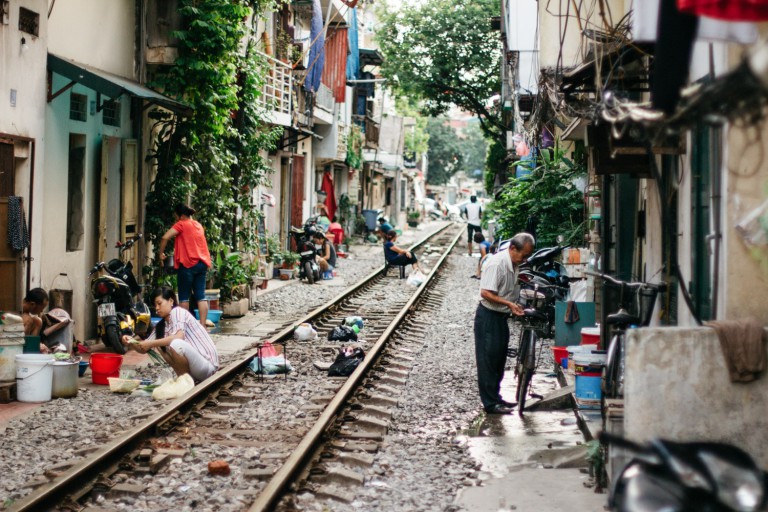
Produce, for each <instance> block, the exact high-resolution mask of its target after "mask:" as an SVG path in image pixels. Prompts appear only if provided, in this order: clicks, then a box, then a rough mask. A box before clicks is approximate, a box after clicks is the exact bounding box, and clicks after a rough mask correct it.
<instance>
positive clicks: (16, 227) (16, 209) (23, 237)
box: [8, 196, 29, 251]
mask: <svg viewBox="0 0 768 512" xmlns="http://www.w3.org/2000/svg"><path fill="white" fill-rule="evenodd" d="M8 245H10V246H11V248H12V249H13V250H14V251H23V250H24V249H26V248H27V247H29V231H28V230H27V220H26V218H25V217H24V205H22V203H21V197H19V196H9V197H8Z"/></svg>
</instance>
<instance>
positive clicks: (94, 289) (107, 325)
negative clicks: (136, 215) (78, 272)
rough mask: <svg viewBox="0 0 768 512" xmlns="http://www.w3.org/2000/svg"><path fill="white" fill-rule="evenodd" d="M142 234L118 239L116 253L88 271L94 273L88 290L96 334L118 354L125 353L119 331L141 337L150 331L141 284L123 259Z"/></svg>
mask: <svg viewBox="0 0 768 512" xmlns="http://www.w3.org/2000/svg"><path fill="white" fill-rule="evenodd" d="M141 238H142V235H141V234H138V235H136V236H134V237H133V238H131V239H129V240H128V241H126V242H120V241H118V242H117V243H116V244H115V247H116V248H117V249H118V251H119V257H118V258H114V259H112V260H110V261H109V262H107V263H104V262H103V261H102V262H99V263H97V264H96V265H94V267H93V268H92V269H91V271H90V273H89V274H88V276H89V277H92V276H94V275H95V277H92V279H91V294H92V296H93V302H95V303H96V305H97V307H96V309H97V317H98V327H97V332H98V335H99V337H100V338H101V340H102V341H103V342H104V345H105V346H106V347H109V348H111V349H112V350H114V351H115V352H117V353H118V354H125V345H123V343H122V341H121V337H122V335H124V334H127V335H133V334H138V335H139V336H140V337H144V336H146V335H147V334H149V327H150V321H151V318H150V311H149V307H148V306H147V305H146V304H145V303H144V301H143V300H142V299H141V286H139V283H138V282H137V281H136V277H135V276H134V274H133V264H132V263H131V262H130V261H125V252H126V251H128V250H129V249H131V248H132V247H133V246H134V244H135V243H136V242H137V241H138V240H141ZM96 274H98V275H96Z"/></svg>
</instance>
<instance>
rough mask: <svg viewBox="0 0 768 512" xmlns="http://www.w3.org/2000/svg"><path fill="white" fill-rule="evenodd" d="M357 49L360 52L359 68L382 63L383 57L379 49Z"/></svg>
mask: <svg viewBox="0 0 768 512" xmlns="http://www.w3.org/2000/svg"><path fill="white" fill-rule="evenodd" d="M358 51H359V52H360V69H363V67H365V66H381V65H382V64H383V63H384V57H382V55H381V53H380V52H379V50H372V49H370V48H360V49H359V50H358Z"/></svg>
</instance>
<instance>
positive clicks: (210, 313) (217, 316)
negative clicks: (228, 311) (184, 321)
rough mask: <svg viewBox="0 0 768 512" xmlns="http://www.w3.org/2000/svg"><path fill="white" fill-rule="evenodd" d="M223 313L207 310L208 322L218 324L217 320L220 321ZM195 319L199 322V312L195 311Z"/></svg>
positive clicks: (217, 310) (216, 310)
mask: <svg viewBox="0 0 768 512" xmlns="http://www.w3.org/2000/svg"><path fill="white" fill-rule="evenodd" d="M222 313H223V311H222V310H220V309H209V310H208V320H210V321H211V322H213V323H215V324H218V323H219V320H221V314H222ZM195 318H197V319H198V320H200V312H199V311H198V310H195Z"/></svg>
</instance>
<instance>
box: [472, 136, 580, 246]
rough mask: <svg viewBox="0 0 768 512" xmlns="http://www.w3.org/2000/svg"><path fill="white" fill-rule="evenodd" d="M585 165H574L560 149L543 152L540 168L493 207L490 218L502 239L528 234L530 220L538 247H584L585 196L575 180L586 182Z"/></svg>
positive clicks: (538, 162) (505, 190) (502, 194)
mask: <svg viewBox="0 0 768 512" xmlns="http://www.w3.org/2000/svg"><path fill="white" fill-rule="evenodd" d="M586 175H587V172H586V167H585V165H584V163H583V162H577V163H574V162H572V161H571V160H569V159H568V158H566V157H565V156H564V151H563V150H562V149H561V148H560V147H557V146H556V147H555V148H552V149H542V150H541V155H540V156H539V158H538V159H537V160H536V166H535V167H534V168H533V169H532V170H531V173H530V175H528V176H526V177H524V178H520V179H518V178H512V179H511V180H510V182H509V183H507V184H506V185H505V186H504V188H503V189H502V191H501V192H500V194H499V195H498V196H497V199H496V200H495V201H493V203H491V206H490V208H489V209H488V210H489V211H488V212H487V214H488V216H490V217H495V218H496V220H497V229H496V234H497V237H498V238H509V237H511V236H512V235H514V234H515V233H518V232H520V231H525V230H526V227H527V226H528V223H529V219H535V222H536V233H535V235H536V245H537V247H547V246H550V245H556V244H557V243H558V242H557V237H558V236H562V237H563V239H564V240H563V242H562V243H563V244H566V245H574V246H580V245H582V244H583V243H584V235H585V233H586V229H587V222H586V220H585V218H584V192H583V191H582V190H580V189H579V188H578V187H577V186H576V185H575V184H574V180H578V179H579V178H586Z"/></svg>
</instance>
